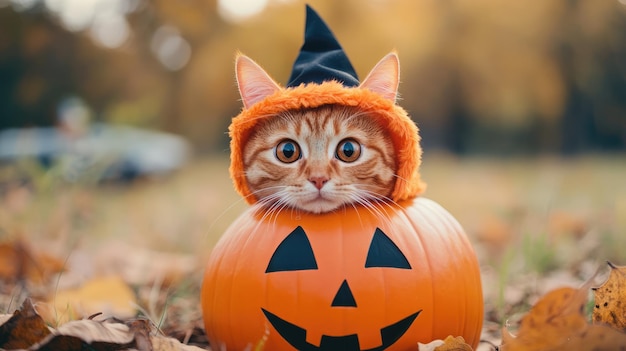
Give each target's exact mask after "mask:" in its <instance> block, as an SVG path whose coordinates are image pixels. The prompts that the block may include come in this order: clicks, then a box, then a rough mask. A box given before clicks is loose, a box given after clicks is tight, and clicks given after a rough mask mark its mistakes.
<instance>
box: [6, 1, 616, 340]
mask: <svg viewBox="0 0 626 351" xmlns="http://www.w3.org/2000/svg"><path fill="white" fill-rule="evenodd" d="M308 2H309V3H310V4H311V5H312V6H313V7H314V8H315V9H316V10H317V11H318V12H319V13H320V15H321V16H322V17H323V18H324V19H325V20H326V21H327V23H328V24H329V26H330V27H331V28H332V30H333V31H334V32H335V34H336V36H337V37H338V39H339V41H340V43H341V44H342V45H343V47H344V49H345V51H346V52H347V54H348V56H349V57H350V59H351V60H352V62H353V65H354V66H355V68H356V70H357V72H358V73H359V75H360V76H361V78H363V77H364V76H365V75H366V74H367V72H369V70H370V69H371V68H372V67H373V65H374V64H375V63H376V62H378V60H379V59H380V58H382V57H383V56H384V55H385V54H387V53H388V52H389V51H391V50H394V49H395V50H397V51H398V53H399V56H400V61H401V80H402V82H401V85H400V93H401V101H400V104H401V105H402V106H403V107H404V108H405V109H406V110H408V111H409V113H410V114H411V116H412V118H413V119H414V120H415V121H416V122H417V124H418V125H419V127H420V129H421V135H422V138H423V147H424V150H425V154H424V161H423V166H422V173H423V178H424V179H425V180H426V182H427V183H428V184H429V187H428V190H427V192H426V194H425V196H427V197H430V198H432V199H434V200H436V201H438V202H440V203H441V204H442V205H443V206H444V207H446V208H447V209H448V210H449V211H450V212H451V213H452V214H453V215H454V216H455V217H456V218H457V219H458V220H459V221H460V222H461V224H462V225H463V226H464V227H465V229H466V230H467V232H468V234H469V236H470V238H471V240H472V242H473V243H474V244H475V247H476V250H477V252H478V255H479V259H480V261H481V265H482V268H483V280H484V281H483V284H484V286H485V300H486V302H487V303H486V311H487V315H486V320H487V321H488V322H489V323H487V324H486V329H488V330H491V332H493V335H498V330H499V328H500V324H499V323H501V322H503V321H504V320H510V319H511V318H513V317H514V316H515V313H517V312H520V311H525V310H526V309H527V308H528V306H529V305H530V304H532V302H533V301H534V299H536V297H537V296H538V295H540V294H542V293H543V292H545V291H546V290H547V289H549V288H551V287H554V286H555V285H561V284H566V285H570V286H572V285H574V286H576V285H577V284H579V283H580V282H581V281H583V280H585V279H588V278H589V277H590V276H591V275H592V274H593V272H594V271H595V270H596V269H598V268H599V267H604V261H606V260H612V261H614V263H615V264H626V253H625V252H624V250H623V248H624V247H626V235H624V234H625V233H626V0H550V1H535V2H532V3H529V2H524V1H506V2H503V1H499V0H449V1H441V0H418V1H415V0H386V1H385V0H344V1H333V0H310V1H308ZM304 15H305V10H304V2H303V1H300V0H175V1H174V0H0V239H1V240H0V242H10V241H12V240H22V241H25V242H29V243H31V245H33V246H35V247H40V248H43V250H45V251H46V252H48V253H50V254H53V255H55V256H57V257H60V258H62V259H64V260H65V261H64V266H65V267H66V268H67V272H66V273H64V274H63V277H64V278H67V277H74V280H73V281H72V282H71V283H67V284H69V285H71V284H77V280H76V277H77V276H79V277H81V278H80V279H85V277H91V276H96V275H99V274H103V273H104V272H107V273H114V274H118V275H121V276H123V277H125V280H126V281H127V282H128V283H129V284H130V285H132V286H133V287H139V288H138V291H139V292H141V291H142V290H141V287H142V286H143V287H145V286H147V285H150V284H157V283H158V284H157V285H158V286H161V287H163V286H166V287H167V286H176V285H167V284H178V286H179V288H174V289H173V290H171V289H170V290H167V289H164V290H163V291H162V294H161V295H159V296H160V297H159V299H157V301H156V302H155V300H154V298H153V297H154V295H150V296H152V297H150V298H146V299H144V298H142V295H141V293H139V302H138V304H139V305H140V306H152V307H154V306H164V305H167V309H168V311H170V314H169V317H168V318H169V319H167V320H166V321H165V325H170V326H173V328H174V329H181V328H183V327H182V326H184V325H188V324H189V323H191V325H192V327H194V326H195V328H201V327H200V325H201V323H200V322H199V321H200V316H199V311H198V308H197V292H198V286H199V282H200V281H201V274H202V268H201V267H202V266H203V264H204V261H205V259H206V256H207V255H208V253H209V252H210V248H211V247H212V246H213V245H214V244H215V242H216V241H217V240H218V238H219V237H220V235H221V233H223V231H224V230H225V229H226V227H228V225H229V224H230V223H231V222H232V221H233V220H234V218H236V217H237V215H238V214H239V213H240V212H241V211H243V210H244V209H245V208H246V207H247V206H246V205H245V203H243V201H242V200H241V198H240V197H239V196H238V195H237V194H235V193H234V191H233V190H232V185H231V182H230V180H229V177H228V136H227V134H226V131H227V128H228V125H229V123H230V119H231V118H232V117H233V116H235V115H237V114H238V112H239V111H240V109H241V103H240V101H239V96H238V92H237V88H236V85H235V78H234V73H233V64H234V56H235V53H236V52H237V51H241V52H243V53H245V54H246V55H248V56H250V57H251V58H253V59H254V60H256V61H257V62H258V63H259V64H261V66H263V67H264V68H265V69H266V70H267V71H268V72H269V73H270V74H271V75H272V76H273V77H274V78H275V79H276V80H277V81H278V82H281V83H283V84H284V83H285V82H286V80H287V78H288V76H289V74H290V71H291V66H292V63H293V61H294V59H295V58H296V55H297V54H298V51H299V48H300V46H301V44H302V38H303V28H304ZM20 247H21V246H20ZM144 249H148V250H154V251H159V252H161V251H163V252H167V253H170V254H176V255H182V256H183V257H184V258H185V259H186V261H185V262H187V263H188V262H189V261H190V260H191V262H193V264H191V265H190V264H184V265H179V264H176V263H174V262H175V261H171V260H168V259H166V258H163V257H162V256H158V258H154V257H155V256H154V255H144V254H141V255H140V253H142V252H143V251H142V250H144ZM168 257H169V256H168ZM130 259H133V260H135V261H132V262H130V261H129V260H130ZM136 261H140V262H136ZM20 262H21V261H20ZM157 263H159V264H157ZM129 267H131V268H135V272H141V274H140V276H141V277H142V278H141V279H140V280H137V279H134V278H133V277H135V276H137V274H135V275H134V276H133V275H129V274H127V273H128V272H127V271H128V270H129V269H130V268H129ZM68 272H74V273H76V272H78V274H74V275H72V274H70V273H68ZM68 279H69V278H68ZM80 279H78V281H80ZM181 281H183V282H187V283H188V284H182V283H180V282H181ZM155 282H156V283H155ZM164 282H168V283H167V284H166V283H164ZM2 283H3V280H2V276H1V275H0V309H2V308H3V307H4V308H6V306H7V304H9V302H7V301H13V300H14V296H15V294H16V293H15V290H13V288H10V289H9V288H3V286H4V285H3V284H2ZM54 283H56V284H57V285H55V284H52V288H51V290H50V291H55V289H57V288H59V286H61V287H62V286H63V284H60V285H58V282H56V281H54ZM67 284H66V285H67ZM159 284H160V285H159ZM181 286H182V287H183V288H180V287H181ZM181 290H184V292H181ZM31 291H32V290H31ZM173 291H174V292H173ZM3 294H4V295H3ZM3 296H4V298H5V299H4V300H3V299H2V297H3ZM144 297H145V296H144ZM182 297H185V298H182ZM3 301H5V302H6V304H5V303H3ZM181 301H182V302H181ZM181 306H182V307H181ZM185 306H186V307H185ZM163 309H164V310H165V307H163ZM171 309H176V311H175V312H172V311H171ZM157 310H158V309H157ZM154 316H155V318H156V319H159V313H155V314H154ZM513 319H514V318H513ZM490 323H491V324H490ZM490 328H491V329H490ZM496 338H497V336H496Z"/></svg>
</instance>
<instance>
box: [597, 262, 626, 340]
mask: <svg viewBox="0 0 626 351" xmlns="http://www.w3.org/2000/svg"><path fill="white" fill-rule="evenodd" d="M607 263H608V265H609V267H611V272H610V273H609V277H608V279H607V280H606V281H605V282H604V284H602V285H601V286H600V287H598V288H593V289H592V290H593V294H594V297H595V306H594V309H593V314H592V318H593V322H594V323H599V324H606V325H609V326H611V327H613V328H615V329H617V330H620V331H622V332H626V266H616V265H614V264H612V263H611V262H607Z"/></svg>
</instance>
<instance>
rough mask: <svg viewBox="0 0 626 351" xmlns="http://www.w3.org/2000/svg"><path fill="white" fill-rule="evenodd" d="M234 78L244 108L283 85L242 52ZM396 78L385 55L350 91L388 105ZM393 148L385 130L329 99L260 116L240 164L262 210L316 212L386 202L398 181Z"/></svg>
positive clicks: (395, 66)
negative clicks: (361, 92) (309, 106)
mask: <svg viewBox="0 0 626 351" xmlns="http://www.w3.org/2000/svg"><path fill="white" fill-rule="evenodd" d="M236 76H237V84H238V88H239V92H240V95H241V98H242V101H243V104H244V107H246V108H249V107H250V106H252V105H254V104H255V103H256V102H258V101H260V100H262V99H264V98H265V97H267V96H269V95H271V94H273V93H275V92H277V91H279V90H281V89H285V88H281V87H280V86H279V85H278V84H277V83H275V82H274V80H272V78H271V77H270V76H269V75H268V74H267V73H266V72H265V71H264V70H263V69H262V68H261V67H260V66H259V65H258V64H256V63H255V62H254V61H252V60H251V59H249V58H248V57H246V56H243V55H238V57H237V60H236ZM398 82H399V61H398V57H397V55H396V54H395V53H391V54H389V55H387V56H385V57H384V58H383V59H382V60H381V61H380V62H379V63H378V64H377V65H376V66H375V67H374V68H373V69H372V70H371V72H370V73H369V74H368V75H367V77H366V78H365V79H364V80H363V82H362V83H361V84H360V85H359V87H358V88H357V89H369V90H371V91H373V92H376V93H378V94H381V95H382V96H383V97H385V98H387V99H389V100H392V101H393V102H394V103H395V100H396V98H397V94H398ZM394 153H395V150H394V148H393V143H392V142H391V138H390V136H389V135H388V132H387V130H386V129H385V128H384V127H383V126H381V125H380V124H379V122H377V121H376V120H375V119H373V118H368V115H367V113H364V112H362V111H361V110H360V109H359V107H358V106H355V107H351V106H344V105H333V104H329V105H323V106H320V107H317V108H312V109H307V108H301V109H298V110H290V111H286V112H283V113H280V114H277V115H275V116H272V117H271V118H267V119H264V120H263V121H262V122H261V123H260V125H259V126H257V127H255V128H254V131H253V132H252V135H251V136H250V138H249V140H248V142H247V144H246V145H245V148H244V150H243V165H244V170H245V177H246V181H247V184H248V187H249V189H250V190H251V192H252V194H254V196H256V197H257V198H258V200H259V204H261V205H262V206H264V207H265V208H271V209H275V210H276V209H278V210H281V209H283V208H290V209H294V210H301V211H306V212H311V213H316V214H318V213H325V212H330V211H335V210H337V209H341V208H343V207H347V206H356V204H359V205H363V206H366V207H368V208H372V207H374V206H376V205H377V204H380V203H385V202H391V201H392V200H391V199H390V195H391V192H392V190H393V189H394V186H395V183H396V181H397V180H398V179H399V178H398V177H397V175H396V170H397V164H396V155H395V154H394Z"/></svg>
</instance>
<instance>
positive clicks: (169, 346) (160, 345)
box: [150, 335, 205, 351]
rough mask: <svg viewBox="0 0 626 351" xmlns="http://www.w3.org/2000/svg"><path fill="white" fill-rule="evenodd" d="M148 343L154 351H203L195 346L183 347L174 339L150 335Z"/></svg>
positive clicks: (183, 345)
mask: <svg viewBox="0 0 626 351" xmlns="http://www.w3.org/2000/svg"><path fill="white" fill-rule="evenodd" d="M150 341H151V343H152V349H153V350H154V351H205V350H204V349H202V348H199V347H197V346H193V345H185V344H182V343H181V342H180V341H178V340H176V339H173V338H167V337H163V336H154V335H151V336H150Z"/></svg>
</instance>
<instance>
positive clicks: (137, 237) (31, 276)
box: [0, 155, 626, 350]
mask: <svg viewBox="0 0 626 351" xmlns="http://www.w3.org/2000/svg"><path fill="white" fill-rule="evenodd" d="M423 165H424V166H423V169H422V171H423V175H424V179H426V181H427V182H428V184H429V187H428V190H427V192H426V194H425V195H426V196H427V197H429V198H431V199H434V200H436V201H437V202H439V203H441V204H442V205H443V206H444V207H446V208H447V209H448V210H449V211H450V212H451V213H452V214H453V215H454V216H455V217H457V219H459V221H460V222H461V223H462V224H463V226H464V227H465V228H466V230H467V232H468V234H469V236H470V238H471V240H472V242H473V243H474V244H475V248H476V251H477V254H478V256H479V260H480V262H481V269H482V276H483V285H484V294H485V301H486V303H485V309H486V314H485V326H484V331H483V339H485V340H486V341H487V342H484V343H481V345H480V346H479V350H490V349H493V347H492V346H491V344H493V345H501V344H502V343H503V341H504V346H503V347H502V349H504V350H518V349H520V348H518V347H517V346H515V345H516V343H518V344H519V343H521V342H524V340H526V339H525V338H527V336H524V335H525V334H526V332H525V330H527V329H528V328H529V327H528V326H529V325H535V324H537V323H541V320H542V318H543V319H544V320H545V318H544V317H545V316H546V315H545V314H543V315H542V313H543V312H534V314H530V315H531V316H535V317H528V316H529V313H533V312H532V311H533V310H534V309H538V310H539V311H543V310H542V308H543V307H542V306H545V305H546V303H545V302H542V301H544V300H542V299H541V298H542V296H545V297H544V299H545V298H547V299H549V301H552V300H553V301H554V303H552V302H550V303H548V305H550V306H553V305H556V306H559V304H560V303H565V305H566V306H569V307H568V309H564V310H561V309H558V308H557V310H558V311H561V312H563V313H565V316H566V317H565V318H564V319H563V324H562V325H561V326H562V327H564V328H569V329H566V330H569V331H571V332H573V333H578V334H573V335H578V336H580V335H582V334H581V333H584V334H585V335H587V334H589V333H591V334H593V333H597V332H595V331H593V332H590V331H589V330H591V329H594V330H595V329H597V328H596V327H595V326H596V324H595V323H597V322H599V321H608V322H609V323H613V322H611V321H609V319H611V318H613V319H614V320H615V323H616V325H617V327H618V328H622V329H623V323H624V320H623V318H622V319H620V318H621V317H620V316H623V315H624V314H621V315H618V314H615V313H614V312H611V311H613V310H612V308H613V306H617V305H620V306H621V303H622V302H623V301H624V297H620V296H618V297H617V298H616V297H613V295H612V294H609V293H607V292H608V291H609V290H610V291H616V289H615V287H614V286H613V285H611V284H614V283H613V282H615V281H616V280H615V279H613V280H610V281H607V283H605V284H604V285H603V282H605V281H606V280H607V277H608V276H609V272H611V273H610V275H611V276H615V275H616V274H618V273H616V272H619V271H618V270H617V269H612V268H610V267H609V266H607V265H606V263H605V261H607V260H608V261H611V262H613V264H614V265H620V264H626V253H624V252H623V247H626V236H625V235H623V234H624V233H625V232H626V183H625V182H624V181H623V180H622V178H623V174H626V164H624V162H623V158H620V157H584V158H576V159H568V160H562V159H553V158H545V159H532V160H529V159H523V160H522V159H516V160H510V159H509V160H491V159H457V158H454V157H450V156H446V155H429V156H428V157H426V159H425V160H424V163H423ZM227 167H228V164H227V161H226V160H225V159H201V160H197V161H195V162H194V163H193V164H192V165H190V166H189V167H188V168H187V169H184V170H182V171H181V172H180V173H178V174H174V175H172V176H170V177H166V178H163V179H142V180H138V181H136V182H134V183H132V184H126V185H119V184H101V185H98V186H94V185H92V184H90V183H88V182H84V183H78V184H66V183H64V182H63V180H62V179H59V178H58V173H55V172H54V169H48V170H44V169H41V168H40V167H39V166H37V165H36V164H34V163H28V162H25V163H23V164H21V165H20V167H19V168H15V167H3V168H0V202H1V205H0V314H5V317H4V318H3V319H0V323H1V324H2V326H0V348H8V347H7V345H6V342H7V341H6V340H7V339H5V338H6V335H9V336H11V335H13V336H12V337H15V336H17V339H20V341H19V342H22V344H19V345H20V348H26V347H31V349H33V350H39V349H46V347H51V346H45V345H52V344H50V343H53V342H59V341H58V340H61V339H62V340H66V339H69V340H72V338H73V337H76V334H72V331H71V330H72V329H73V328H74V331H76V330H82V331H81V332H79V335H80V340H82V341H74V342H78V344H77V345H81V344H80V342H84V341H85V340H86V339H85V338H86V337H87V338H89V335H91V336H92V337H93V338H92V339H89V340H92V341H93V342H102V343H104V344H103V345H105V344H106V345H108V346H106V347H104V346H103V348H100V349H102V350H109V349H119V347H118V348H112V346H111V345H112V344H116V345H118V346H119V345H126V347H128V346H129V345H130V344H128V343H129V342H131V343H134V344H132V347H134V348H137V349H147V348H143V347H147V346H145V345H148V344H150V345H151V346H152V347H153V349H155V350H158V349H165V348H158V346H155V345H157V344H158V343H159V342H162V341H166V342H167V343H168V345H169V346H171V347H173V348H170V349H183V348H185V347H188V346H187V345H195V346H199V347H202V348H207V347H208V345H207V343H206V339H205V338H204V334H203V332H202V322H201V314H200V311H199V303H198V296H199V286H200V282H201V276H202V267H203V265H204V262H205V261H206V258H207V256H208V254H209V253H210V248H211V247H212V246H213V245H214V244H215V242H216V241H217V239H218V238H219V235H220V234H221V233H222V232H223V231H224V229H225V228H226V227H227V226H228V224H229V223H230V222H231V221H232V220H233V219H234V218H235V217H236V216H237V215H238V214H239V213H240V212H241V211H242V210H243V209H244V208H245V207H246V205H245V204H244V203H243V202H242V201H240V199H239V198H238V196H237V195H236V194H235V193H234V191H233V190H232V186H231V184H230V181H229V179H228V173H227ZM596 271H599V273H598V275H597V276H595V277H594V274H595V272H596ZM592 277H594V278H593V280H591V281H590V283H588V284H587V285H583V284H584V282H585V281H588V280H589V279H592ZM581 286H582V288H581ZM563 287H566V288H568V289H571V290H556V292H551V291H554V290H555V289H559V288H563ZM591 287H597V288H598V289H597V290H595V293H596V296H595V298H594V296H591V297H589V296H587V294H586V293H585V291H587V290H589V288H591ZM577 289H578V290H577ZM584 289H586V290H584ZM549 292H551V293H549ZM553 294H557V295H556V297H554V296H555V295H553ZM559 294H560V295H559ZM583 295H584V296H583ZM622 296H623V295H622ZM583 297H584V299H583ZM572 299H573V300H572ZM570 300H571V301H570ZM29 301H32V305H33V306H34V310H36V315H37V316H38V317H39V318H41V322H36V323H38V325H42V324H43V325H45V326H46V328H45V330H47V331H48V332H46V331H44V329H40V330H41V334H39V336H36V335H23V333H21V332H20V333H17V334H13V332H11V331H10V330H14V329H11V328H13V327H14V326H15V325H17V324H14V322H9V321H10V320H9V318H15V316H14V315H13V314H14V312H15V311H16V310H17V311H20V312H19V313H20V314H25V315H26V316H29V318H31V317H32V318H34V317H33V315H34V312H33V311H34V310H30V309H29V307H27V306H29V305H28V303H29ZM581 305H582V306H584V307H585V308H584V309H583V311H582V312H580V308H579V307H580V306H581ZM532 306H535V307H533V310H531V307H532ZM20 307H21V309H20ZM574 307H576V308H574ZM569 308H573V310H572V311H570V310H569ZM553 309H554V307H552V309H549V310H550V311H552V310H553ZM529 311H531V312H529ZM553 312H554V311H553ZM548 315H549V314H548ZM542 316H543V317H542ZM550 316H551V315H550ZM89 317H91V318H89ZM0 318H2V317H0ZM550 318H555V317H554V316H551V317H550ZM557 320H558V318H557ZM31 322H32V321H31ZM81 323H82V324H81ZM619 323H622V324H619ZM94 325H97V327H94V329H90V328H92V327H93V326H94ZM503 325H506V326H507V331H506V332H504V333H503V331H502V326H503ZM620 325H621V327H620ZM572 326H575V328H570V327H572ZM80 328H87V329H80ZM111 328H112V329H114V330H115V332H114V333H113V334H114V335H117V336H120V337H121V336H122V335H125V336H126V337H129V336H132V338H131V339H130V340H131V341H128V340H129V339H124V340H122V339H120V340H118V341H115V342H112V340H110V339H107V340H100V339H97V338H95V336H96V335H99V331H102V330H104V331H110V329H111ZM7 330H9V332H8V334H6V333H7ZM68 330H70V331H69V332H68ZM531 330H532V328H531ZM509 331H510V332H511V333H512V334H514V335H516V338H515V339H511V338H509ZM554 332H555V333H556V334H557V335H561V336H562V335H565V332H564V331H563V330H561V329H555V330H554ZM116 333H117V334H116ZM26 334H28V333H26ZM51 335H52V336H51ZM139 335H143V336H139ZM146 335H147V336H146ZM503 335H504V340H503ZM528 335H531V336H529V337H531V338H532V333H530V334H528ZM42 338H43V339H42ZM44 339H45V341H44ZM57 339H58V340H57ZM557 339H558V338H556V337H555V338H554V340H557ZM512 340H515V341H512ZM31 341H32V342H34V343H35V344H36V346H33V345H32V344H33V343H32V342H31ZM555 342H557V341H555ZM29 343H30V344H29ZM125 343H126V344H125ZM169 343H171V345H170V344H169ZM490 343H491V344H490ZM26 344H28V345H26ZM68 345H69V344H68ZM142 345H143V346H142ZM159 345H160V344H159ZM172 345H174V346H172ZM107 347H110V348H107ZM416 349H417V346H416ZM449 349H451V348H449ZM522 349H530V348H528V347H526V348H522ZM540 349H541V348H534V349H532V350H540ZM440 350H441V349H440Z"/></svg>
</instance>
